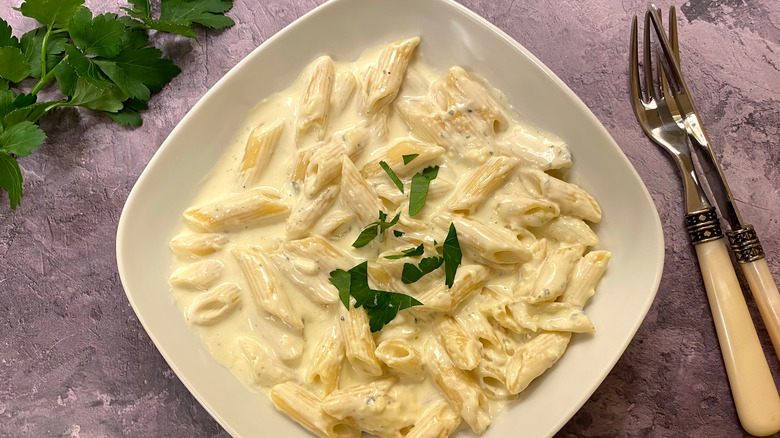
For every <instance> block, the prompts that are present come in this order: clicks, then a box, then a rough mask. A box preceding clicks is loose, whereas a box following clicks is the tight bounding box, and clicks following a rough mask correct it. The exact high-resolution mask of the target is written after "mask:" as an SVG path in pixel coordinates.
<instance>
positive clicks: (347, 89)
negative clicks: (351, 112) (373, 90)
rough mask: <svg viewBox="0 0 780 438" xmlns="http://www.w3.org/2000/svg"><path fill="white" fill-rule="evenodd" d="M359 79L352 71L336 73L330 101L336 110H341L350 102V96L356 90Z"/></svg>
mask: <svg viewBox="0 0 780 438" xmlns="http://www.w3.org/2000/svg"><path fill="white" fill-rule="evenodd" d="M356 86H357V79H355V75H353V74H352V73H351V72H348V71H344V72H341V73H339V74H338V75H336V82H335V83H334V84H333V96H331V98H330V103H331V105H332V106H333V109H334V110H335V111H336V112H341V111H342V110H343V109H344V107H346V106H347V103H349V100H350V98H351V97H352V95H353V94H354V92H355V87H356Z"/></svg>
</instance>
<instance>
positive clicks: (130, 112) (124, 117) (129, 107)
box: [103, 99, 149, 126]
mask: <svg viewBox="0 0 780 438" xmlns="http://www.w3.org/2000/svg"><path fill="white" fill-rule="evenodd" d="M148 108H149V105H147V104H146V102H144V101H143V100H139V99H127V100H126V101H125V102H124V103H123V104H122V109H121V110H119V111H117V112H108V111H104V112H103V113H104V114H105V115H107V116H108V117H110V118H111V120H113V121H115V122H117V123H119V124H120V125H122V126H141V124H142V123H143V120H141V115H140V114H138V111H143V110H145V109H148Z"/></svg>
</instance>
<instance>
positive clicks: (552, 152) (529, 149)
mask: <svg viewBox="0 0 780 438" xmlns="http://www.w3.org/2000/svg"><path fill="white" fill-rule="evenodd" d="M496 152H497V153H499V154H502V155H507V156H510V157H515V158H517V159H518V160H520V162H521V163H522V164H523V165H524V166H525V167H534V168H537V169H541V170H552V169H566V168H569V167H571V165H572V161H571V151H570V150H569V146H568V145H567V144H566V142H564V141H563V140H561V139H559V138H556V137H555V136H551V135H550V134H549V133H547V132H540V131H539V130H538V129H533V130H529V129H527V128H525V127H521V126H517V127H515V129H510V130H508V131H507V132H506V134H505V135H504V137H503V138H502V141H499V142H496Z"/></svg>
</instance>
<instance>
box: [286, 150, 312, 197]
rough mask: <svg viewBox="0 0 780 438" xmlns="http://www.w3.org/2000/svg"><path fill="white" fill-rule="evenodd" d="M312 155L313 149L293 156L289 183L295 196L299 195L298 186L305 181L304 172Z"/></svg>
mask: <svg viewBox="0 0 780 438" xmlns="http://www.w3.org/2000/svg"><path fill="white" fill-rule="evenodd" d="M313 153H314V149H313V148H309V149H303V150H300V151H298V154H297V155H296V156H295V162H294V163H293V167H292V172H291V173H290V181H291V182H292V186H293V189H294V190H295V193H296V194H298V193H300V186H301V185H302V184H303V181H304V180H305V179H306V170H307V169H308V167H309V163H310V162H311V156H312V154H313Z"/></svg>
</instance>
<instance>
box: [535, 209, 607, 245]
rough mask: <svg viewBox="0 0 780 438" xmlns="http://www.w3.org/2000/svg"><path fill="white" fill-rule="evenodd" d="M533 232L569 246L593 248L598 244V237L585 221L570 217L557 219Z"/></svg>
mask: <svg viewBox="0 0 780 438" xmlns="http://www.w3.org/2000/svg"><path fill="white" fill-rule="evenodd" d="M534 231H535V232H537V233H539V234H544V235H545V236H549V237H550V238H552V239H555V240H557V241H559V242H562V243H566V244H569V245H582V246H594V245H596V244H598V243H599V238H598V236H596V233H594V232H593V230H591V229H590V227H589V226H588V224H586V223H585V221H583V220H582V219H577V218H574V217H570V216H560V217H557V218H555V219H553V220H551V221H550V222H548V223H547V224H544V225H542V226H541V227H539V228H536V229H534Z"/></svg>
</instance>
